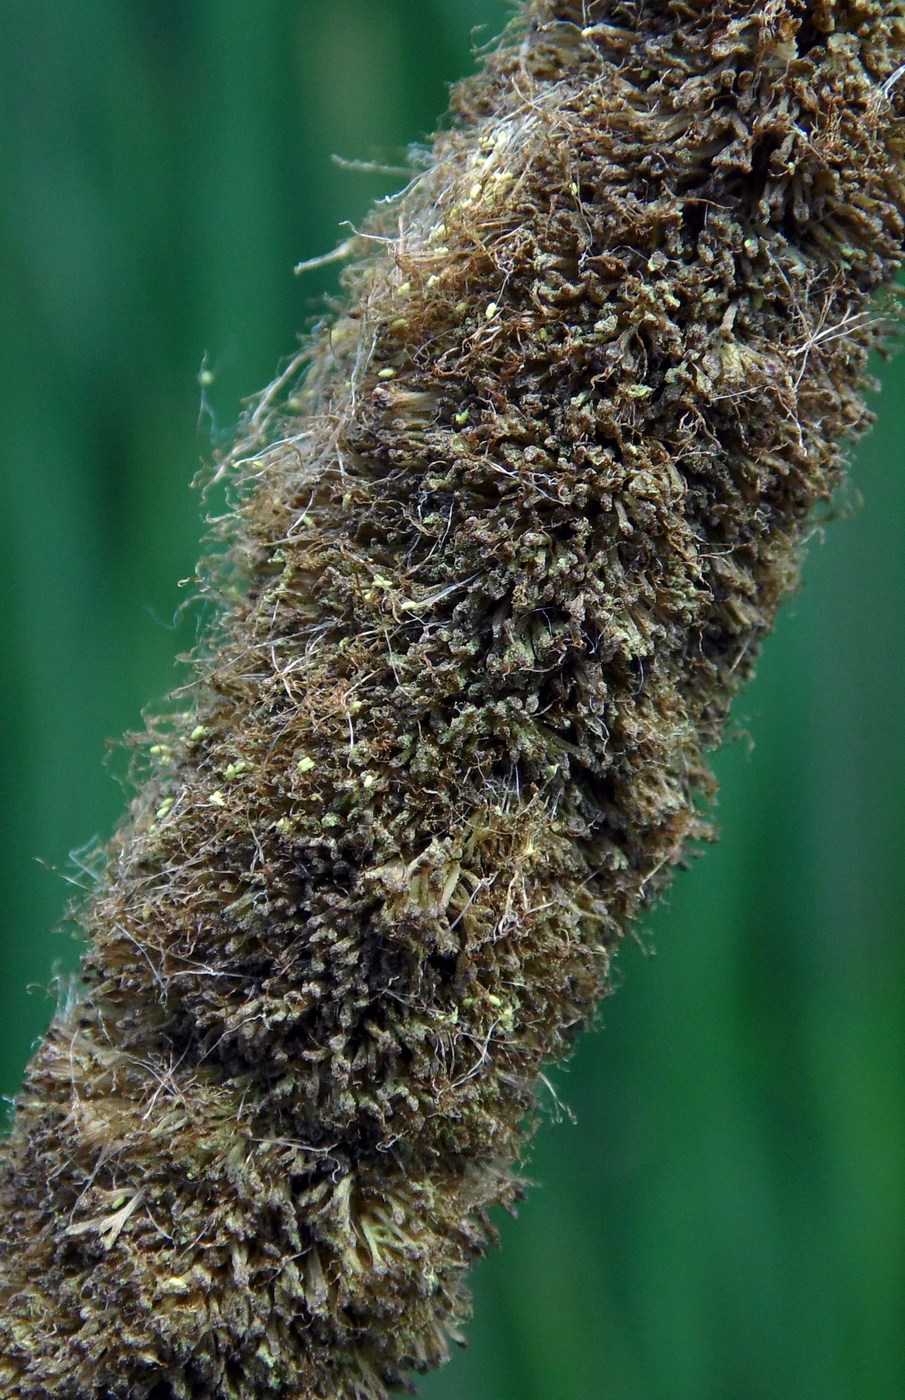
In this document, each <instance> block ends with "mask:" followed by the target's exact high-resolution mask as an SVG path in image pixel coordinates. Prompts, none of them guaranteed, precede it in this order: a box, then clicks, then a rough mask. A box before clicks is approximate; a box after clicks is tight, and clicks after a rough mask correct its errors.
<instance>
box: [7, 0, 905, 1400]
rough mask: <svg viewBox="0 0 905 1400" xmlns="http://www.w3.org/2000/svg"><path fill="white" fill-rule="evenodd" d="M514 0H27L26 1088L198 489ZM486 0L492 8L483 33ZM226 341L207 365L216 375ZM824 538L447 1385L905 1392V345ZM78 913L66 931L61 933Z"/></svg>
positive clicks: (20, 45) (11, 932)
mask: <svg viewBox="0 0 905 1400" xmlns="http://www.w3.org/2000/svg"><path fill="white" fill-rule="evenodd" d="M506 10H507V7H506V6H505V5H504V4H503V3H501V0H78V3H74V0H2V3H0V20H2V37H0V133H2V134H0V142H2V148H0V179H2V189H0V209H2V225H0V284H2V295H3V300H4V305H3V308H2V317H0V396H2V400H3V402H2V410H0V411H2V418H0V435H2V448H0V453H2V475H0V491H2V496H0V506H2V515H0V530H2V540H0V570H2V590H3V591H2V598H3V606H2V609H0V624H2V650H0V655H2V665H3V686H2V700H0V705H2V769H3V785H2V802H0V823H2V841H3V849H4V850H5V851H6V856H5V858H4V861H3V871H2V874H3V890H2V896H0V900H2V911H3V927H2V932H0V940H2V941H0V957H2V974H3V975H2V980H0V993H2V1007H0V1030H2V1036H0V1078H2V1083H0V1091H2V1092H3V1093H5V1094H7V1095H9V1094H12V1093H14V1092H15V1089H16V1085H17V1083H18V1080H19V1077H20V1075H21V1072H22V1067H23V1065H24V1063H25V1060H26V1058H27V1056H28V1054H29V1049H30V1047H31V1046H32V1045H33V1043H34V1041H35V1038H36V1037H37V1036H38V1035H39V1033H40V1031H41V1029H42V1026H43V1025H44V1023H45V1021H46V1019H47V1017H48V1015H49V1013H50V1009H51V1006H52V997H50V998H49V997H48V995H47V994H46V991H45V989H47V988H48V987H49V986H50V982H51V974H52V970H53V969H57V970H60V971H64V972H65V970H66V969H69V968H72V967H73V966H74V964H75V960H76V947H75V944H74V943H73V941H72V939H71V936H70V935H69V933H68V932H67V931H65V930H62V931H61V929H60V920H61V916H62V913H63V909H64V906H65V903H66V900H67V885H66V883H65V877H66V876H69V877H70V878H72V877H74V876H77V874H78V872H77V864H73V863H72V862H71V861H70V860H69V858H68V857H69V852H71V851H73V850H78V849H79V848H85V847H86V846H87V844H88V843H90V842H91V841H92V839H93V838H96V837H103V836H105V835H107V834H108V833H109V831H110V829H111V827H112V824H113V822H114V820H115V819H116V816H117V814H118V813H119V811H120V810H121V808H122V806H123V802H124V798H123V794H122V792H121V790H120V788H119V787H118V786H117V783H116V781H115V780H114V778H113V777H111V770H112V772H113V774H114V776H115V774H116V773H117V772H122V770H123V769H124V766H125V763H124V759H123V755H122V753H121V752H120V753H119V755H118V756H117V754H116V753H114V756H113V759H112V761H111V762H110V763H108V764H107V766H106V767H105V765H104V755H105V749H106V745H107V741H108V740H109V739H111V738H115V737H116V736H118V735H119V734H121V733H122V732H123V731H125V730H127V729H130V728H133V729H134V728H136V727H137V726H139V725H140V722H141V721H140V716H141V709H142V706H143V705H144V704H145V703H147V702H148V701H151V700H153V699H155V698H158V697H160V696H161V695H163V694H164V693H165V692H166V691H167V690H168V689H169V688H170V687H171V685H172V684H173V683H174V680H175V679H176V677H177V674H178V673H177V672H176V671H175V670H174V667H173V658H174V656H175V655H176V653H177V652H179V651H180V650H183V649H184V648H185V647H186V646H188V645H189V644H190V643H191V640H192V634H193V628H194V626H195V620H194V616H193V614H192V613H191V611H189V612H188V613H187V614H186V615H185V616H183V617H182V618H181V619H175V620H174V618H175V614H176V610H177V608H178V607H179V603H180V601H181V599H182V597H183V592H182V591H180V589H179V587H178V586H177V583H178V580H179V579H184V578H186V577H188V576H189V575H191V573H192V571H193V567H194V563H195V559H196V555H197V551H198V539H199V536H200V502H199V500H198V498H197V494H195V493H192V492H190V490H189V488H188V484H189V481H190V479H191V478H192V476H193V474H194V472H195V470H196V467H197V465H198V462H199V459H200V458H201V457H205V458H207V459H208V460H209V459H210V457H211V454H212V451H213V449H214V448H215V447H216V445H217V443H218V442H222V441H224V440H227V439H228V437H229V433H230V429H231V427H232V426H233V425H234V423H235V421H236V418H237V416H238V413H239V403H240V400H241V399H242V398H243V397H244V396H247V395H249V394H251V393H253V392H254V391H255V390H258V389H260V388H261V387H262V386H263V385H264V384H265V383H266V382H267V381H268V380H269V378H270V377H271V376H272V374H273V371H274V369H275V367H276V365H277V363H278V361H279V360H280V359H281V358H282V357H284V356H286V355H287V354H288V353H290V352H291V351H292V349H293V347H294V344H295V337H296V334H297V332H298V331H299V330H300V329H301V328H304V327H305V326H307V325H308V324H310V322H311V321H312V319H313V318H314V317H316V316H317V314H318V313H319V311H320V310H321V309H322V307H323V297H324V295H325V294H326V293H327V292H329V291H330V290H331V289H333V288H335V273H334V272H332V271H331V270H330V269H326V270H324V271H322V272H317V273H311V274H308V275H307V276H306V277H304V278H303V279H297V278H295V277H294V276H293V274H292V268H293V265H294V263H295V262H297V261H298V260H299V259H301V258H307V257H311V256H313V255H315V254H318V253H321V252H324V251H325V250H327V249H329V248H331V247H332V246H333V245H334V244H335V242H336V241H337V240H338V239H339V238H340V237H342V236H343V230H342V229H340V228H339V227H338V225H339V223H340V221H341V220H342V219H346V218H348V219H351V220H352V221H353V222H357V221H358V220H360V219H361V217H362V215H363V212H364V210H365V209H366V207H367V206H368V203H369V202H370V200H371V199H372V198H374V197H375V196H379V195H380V194H382V193H386V192H387V191H389V190H390V189H392V188H394V187H395V185H397V184H399V183H401V181H400V180H399V178H398V177H395V178H394V177H392V176H390V177H387V176H382V177H381V176H377V175H374V174H362V173H355V172H352V171H349V170H348V169H343V168H341V167H339V166H338V165H336V164H335V163H333V162H331V155H332V154H334V153H335V154H337V155H340V156H342V157H347V158H358V159H361V160H365V161H377V162H380V163H385V164H389V165H395V164H398V163H400V162H401V161H402V160H403V159H404V155H405V150H406V147H407V145H408V143H409V142H410V141H412V140H416V139H418V138H421V137H423V136H424V135H425V134H426V133H427V132H428V131H429V130H430V128H431V127H432V125H433V124H434V122H435V120H436V118H437V117H438V115H439V114H440V112H441V111H442V110H443V108H444V106H445V90H446V84H447V83H448V82H449V81H450V80H452V79H454V78H456V77H457V76H459V75H461V74H463V73H465V72H466V71H469V70H470V69H471V67H472V66H473V61H474V60H473V57H472V44H473V42H475V41H477V42H482V41H484V40H486V39H487V38H489V37H490V35H491V34H492V33H493V32H494V31H495V30H496V29H497V28H498V27H499V26H500V25H501V23H502V21H503V18H504V15H505V13H506ZM478 25H484V26H486V28H485V29H484V30H482V31H481V32H479V33H478V34H475V33H474V32H473V31H474V28H475V26H478ZM203 364H205V365H206V366H207V367H208V369H209V371H210V372H211V373H212V374H213V376H214V382H213V384H212V385H211V387H210V388H208V389H207V390H206V391H205V397H204V402H203V403H202V392H201V389H200V388H199V372H200V371H201V369H202V365H203ZM885 378H886V382H887V387H886V393H885V397H884V399H883V400H882V401H881V403H880V406H879V408H880V413H881V421H880V424H879V426H878V427H877V429H876V431H875V432H874V434H873V435H872V437H871V438H870V439H869V440H868V441H867V442H866V443H865V444H864V445H863V446H862V448H861V449H860V451H859V453H858V459H857V463H856V468H855V473H854V480H855V484H856V487H857V488H858V490H860V491H862V492H863V495H864V505H863V507H861V508H860V509H858V510H857V511H856V512H855V513H854V514H853V515H852V518H847V519H843V520H841V521H837V522H835V523H834V524H833V525H832V526H831V527H830V529H829V530H828V532H827V539H826V541H825V542H824V541H823V539H822V537H820V538H818V539H815V541H814V544H813V547H812V550H811V558H810V562H809V564H808V568H807V571H806V587H805V590H804V592H803V593H802V594H801V595H800V596H799V597H797V598H796V599H794V600H793V601H792V603H791V605H790V606H789V607H788V608H787V610H786V613H785V615H784V617H783V619H782V622H781V625H780V628H779V631H778V633H777V635H776V636H775V637H774V638H773V639H772V641H771V643H770V645H769V646H768V648H767V650H766V654H765V656H764V658H763V661H762V663H761V667H760V674H759V677H758V680H757V682H756V684H755V685H754V686H753V687H752V688H751V690H750V691H749V692H748V693H747V694H746V695H745V697H744V699H743V701H742V703H741V704H740V706H739V707H738V710H737V714H736V719H737V722H738V727H739V728H740V729H744V730H746V731H747V732H748V733H750V735H751V736H753V741H754V744H753V748H752V745H751V743H750V742H749V741H748V740H747V739H746V738H742V739H740V740H739V741H737V742H736V743H734V744H733V745H732V746H731V747H730V748H728V749H727V750H726V751H725V752H724V753H723V754H722V756H721V758H720V761H719V768H720V772H721V775H722V778H723V792H722V800H721V806H720V819H721V823H722V826H723V830H724V836H723V840H722V843H721V845H720V846H719V847H718V848H716V849H715V850H712V851H709V852H708V853H707V854H706V858H705V859H704V860H703V861H702V862H700V863H699V864H698V865H696V868H695V869H694V870H693V871H692V873H690V874H688V875H685V876H683V877H682V878H680V880H679V882H678V883H677V885H676V887H675V890H674V893H673V895H672V897H671V899H670V900H669V902H668V904H667V906H666V907H664V908H662V909H661V910H660V911H659V912H658V915H657V917H656V918H654V919H652V920H651V921H650V923H649V926H648V928H647V929H646V930H645V931H644V939H643V941H644V944H645V947H646V948H647V949H648V951H649V949H650V946H651V945H653V944H656V948H657V955H656V957H655V958H651V957H650V956H648V955H647V953H645V951H644V950H643V949H642V948H641V947H640V946H638V945H634V944H633V945H630V946H627V947H626V949H625V951H624V954H623V957H622V967H621V973H622V980H623V981H624V983H625V985H624V986H623V987H622V989H621V990H620V991H619V994H618V995H617V996H616V997H615V998H613V999H612V1000H611V1001H609V1002H608V1003H607V1005H606V1007H605V1009H604V1012H603V1016H602V1022H603V1031H602V1033H600V1032H599V1033H597V1034H596V1035H593V1036H589V1037H586V1039H585V1040H584V1042H583V1044H582V1047H581V1049H580V1052H579V1054H578V1056H577V1057H576V1059H575V1060H574V1061H573V1063H572V1064H571V1066H570V1067H569V1068H568V1070H567V1071H565V1072H558V1073H557V1075H556V1076H555V1083H556V1087H557V1092H558V1093H559V1095H560V1097H561V1098H562V1099H563V1100H564V1102H565V1103H566V1104H567V1105H568V1106H569V1108H570V1109H571V1110H573V1111H574V1113H575V1115H576V1117H577V1122H576V1123H575V1124H572V1123H570V1122H568V1121H566V1122H563V1123H561V1124H560V1125H559V1126H555V1125H554V1123H553V1119H554V1117H555V1114H554V1113H553V1112H551V1114H550V1119H549V1122H546V1123H545V1124H544V1125H543V1127H542V1128H541V1131H540V1133H539V1137H538V1141H537V1145H536V1151H535V1154H534V1158H533V1161H532V1166H531V1172H532V1175H533V1176H534V1177H535V1178H537V1179H538V1180H539V1181H540V1182H541V1183H542V1184H541V1185H540V1186H539V1187H538V1188H537V1189H536V1190H534V1192H533V1193H532V1194H531V1195H530V1196H529V1198H528V1200H527V1202H526V1203H525V1205H524V1206H523V1208H522V1210H521V1212H520V1219H519V1221H518V1222H517V1223H513V1222H509V1221H506V1222H505V1223H504V1224H503V1229H502V1233H503V1250H502V1252H501V1253H496V1254H495V1255H494V1256H493V1257H492V1258H491V1259H490V1260H489V1261H488V1262H486V1263H485V1264H484V1265H482V1267H481V1268H480V1269H479V1271H478V1273H477V1277H476V1295H477V1306H476V1318H475V1321H474V1323H473V1325H472V1326H471V1328H470V1333H469V1335H470V1343H471V1344H470V1346H469V1348H468V1350H467V1351H466V1352H465V1353H464V1354H462V1355H458V1356H456V1357H455V1359H454V1361H453V1363H452V1365H451V1366H449V1367H448V1368H447V1369H446V1370H445V1372H443V1373H441V1374H439V1375H437V1376H434V1377H431V1378H429V1379H428V1380H427V1381H426V1382H425V1384H424V1387H423V1390H424V1394H425V1395H426V1396H427V1397H433V1400H454V1397H455V1398H456V1400H510V1397H511V1398H512V1400H724V1398H725V1400H730V1398H731V1400H749V1398H750V1400H768V1397H769V1400H772V1397H777V1398H778V1397H783V1398H784V1400H785V1397H795V1400H811V1398H813V1400H843V1398H844V1400H880V1397H883V1400H901V1397H902V1396H905V1342H903V1304H905V1154H903V1147H905V1094H903V1068H905V1054H903V1050H905V938H903V933H905V861H903V859H902V845H903V835H905V818H903V810H905V809H903V800H905V771H903V768H905V764H903V754H905V707H903V704H902V695H903V690H905V627H903V607H905V475H903V472H902V458H903V446H902V429H903V425H905V358H903V359H900V360H899V361H898V362H897V363H895V364H893V366H892V367H891V368H890V369H889V370H888V371H887V372H886V375H885ZM55 930H56V931H55Z"/></svg>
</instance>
